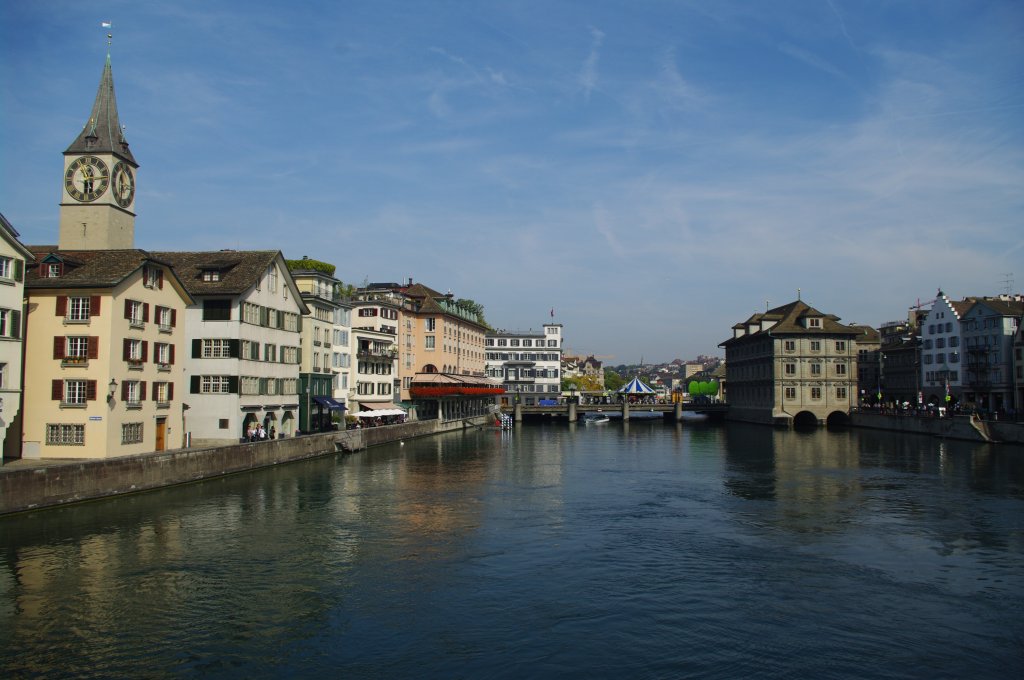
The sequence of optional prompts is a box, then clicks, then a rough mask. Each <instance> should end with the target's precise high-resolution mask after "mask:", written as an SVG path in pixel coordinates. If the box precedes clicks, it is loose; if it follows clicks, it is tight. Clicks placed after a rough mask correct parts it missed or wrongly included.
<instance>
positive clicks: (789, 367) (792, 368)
mask: <svg viewBox="0 0 1024 680" xmlns="http://www.w3.org/2000/svg"><path fill="white" fill-rule="evenodd" d="M785 368H786V375H796V364H786V365H785Z"/></svg>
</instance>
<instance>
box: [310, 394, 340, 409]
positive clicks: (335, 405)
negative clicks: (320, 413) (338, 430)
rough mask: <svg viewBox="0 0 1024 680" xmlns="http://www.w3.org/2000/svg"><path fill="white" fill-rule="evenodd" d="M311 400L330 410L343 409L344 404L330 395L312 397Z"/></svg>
mask: <svg viewBox="0 0 1024 680" xmlns="http://www.w3.org/2000/svg"><path fill="white" fill-rule="evenodd" d="M313 401H315V402H316V403H318V404H320V405H321V406H323V407H324V408H326V409H328V410H331V411H344V410H346V409H345V405H344V404H342V403H341V402H340V401H337V400H335V399H333V398H331V397H313Z"/></svg>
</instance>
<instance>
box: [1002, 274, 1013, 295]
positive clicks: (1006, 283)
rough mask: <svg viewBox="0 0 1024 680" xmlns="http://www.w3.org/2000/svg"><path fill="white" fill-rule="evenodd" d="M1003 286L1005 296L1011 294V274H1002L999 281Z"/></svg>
mask: <svg viewBox="0 0 1024 680" xmlns="http://www.w3.org/2000/svg"><path fill="white" fill-rule="evenodd" d="M1000 283H1002V284H1003V288H1005V289H1006V294H1007V295H1009V294H1010V293H1012V292H1013V272H1004V273H1003V280H1002V281H1000Z"/></svg>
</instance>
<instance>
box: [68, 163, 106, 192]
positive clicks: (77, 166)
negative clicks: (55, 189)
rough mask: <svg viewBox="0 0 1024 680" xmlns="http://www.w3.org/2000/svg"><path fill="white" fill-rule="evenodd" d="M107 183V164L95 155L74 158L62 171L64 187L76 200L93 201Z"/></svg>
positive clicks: (103, 190)
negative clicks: (63, 171)
mask: <svg viewBox="0 0 1024 680" xmlns="http://www.w3.org/2000/svg"><path fill="white" fill-rule="evenodd" d="M109 184H110V173H109V172H108V171H107V164H106V163H104V162H103V161H101V160H100V159H99V158H96V157H95V156H82V157H81V158H76V159H75V160H74V161H72V162H71V165H69V166H68V171H67V172H65V173H64V187H65V188H66V189H67V190H68V194H70V195H71V197H72V198H73V199H75V200H76V201H84V202H86V203H89V202H91V201H95V200H96V199H97V198H99V197H100V196H102V195H103V192H105V191H106V190H107V185H109Z"/></svg>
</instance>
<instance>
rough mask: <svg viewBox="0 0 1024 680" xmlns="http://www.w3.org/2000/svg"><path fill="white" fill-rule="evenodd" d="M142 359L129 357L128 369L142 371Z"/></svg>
mask: <svg viewBox="0 0 1024 680" xmlns="http://www.w3.org/2000/svg"><path fill="white" fill-rule="evenodd" d="M142 365H143V362H142V359H129V360H128V370H129V371H141V370H142Z"/></svg>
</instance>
